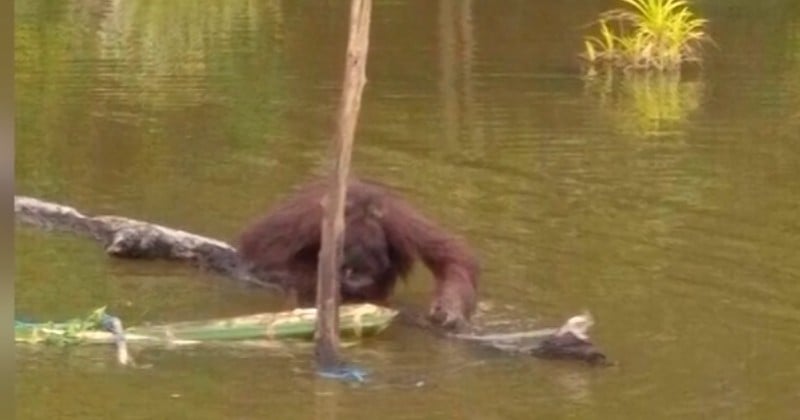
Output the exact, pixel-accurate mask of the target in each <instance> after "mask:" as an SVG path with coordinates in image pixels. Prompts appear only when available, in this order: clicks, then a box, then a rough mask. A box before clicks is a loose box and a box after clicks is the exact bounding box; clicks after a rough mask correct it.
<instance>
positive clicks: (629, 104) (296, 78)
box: [15, 0, 800, 419]
mask: <svg viewBox="0 0 800 420" xmlns="http://www.w3.org/2000/svg"><path fill="white" fill-rule="evenodd" d="M696 3H697V4H698V10H699V11H700V13H702V14H703V15H704V16H706V17H708V18H710V19H711V24H710V27H709V30H710V32H711V35H712V36H713V37H714V39H715V40H716V44H717V47H716V48H710V49H708V50H707V53H706V63H705V66H704V68H703V69H702V70H701V71H699V72H693V74H687V75H684V77H683V78H682V79H681V80H677V79H669V78H655V77H653V78H649V79H648V78H643V77H639V78H633V79H626V80H622V79H620V78H617V79H614V80H604V79H601V80H596V81H594V82H592V83H587V82H585V81H584V80H582V79H581V78H580V77H579V76H580V73H579V69H578V67H577V65H576V62H575V59H574V58H575V55H576V54H577V53H578V52H579V51H580V48H581V38H580V37H581V35H582V34H583V32H582V29H581V25H583V24H585V23H587V22H588V21H589V20H591V19H592V18H593V17H594V16H596V14H597V13H598V12H599V11H602V10H604V9H606V8H608V7H610V6H612V5H613V4H615V3H614V2H611V1H572V0H570V1H560V2H532V1H531V2H521V1H506V2H488V1H481V2H479V1H472V2H470V1H456V0H441V1H422V0H417V1H391V2H390V1H378V2H377V5H376V7H375V10H374V19H373V23H374V26H373V38H372V42H371V51H370V58H369V64H368V74H369V83H368V85H367V87H366V91H365V98H364V102H363V108H362V109H363V111H362V119H361V121H360V126H359V132H358V137H357V140H356V152H355V156H354V165H355V166H356V169H357V171H358V172H359V173H361V174H362V175H366V176H371V177H377V178H380V179H381V180H384V181H386V182H389V183H391V184H393V185H396V186H397V187H398V188H402V189H403V190H405V191H406V192H407V195H408V196H409V198H410V199H411V200H412V201H414V202H415V203H417V204H419V205H420V206H421V207H423V208H425V209H426V211H427V212H428V213H429V214H431V215H433V216H435V217H437V218H439V219H441V220H443V221H444V223H445V224H446V225H447V226H450V227H452V228H454V229H457V230H458V231H459V232H462V233H463V234H464V235H466V236H467V237H468V238H469V239H470V241H471V242H472V243H473V244H474V246H475V247H476V248H477V249H478V250H479V251H480V253H481V255H482V257H483V260H484V265H485V274H484V277H483V281H482V300H483V302H484V303H485V305H486V306H487V307H488V309H487V310H486V312H485V313H483V314H482V317H483V318H484V319H486V318H490V319H494V320H497V319H500V320H508V321H510V320H514V319H523V320H527V321H531V320H533V321H536V322H537V323H539V324H541V325H550V324H553V323H557V322H560V321H561V320H562V318H563V317H565V316H567V315H571V314H573V313H575V312H577V311H579V310H581V309H583V308H588V309H590V310H591V311H592V312H593V313H594V314H595V316H596V318H597V320H598V324H597V326H596V327H595V330H594V335H595V337H596V341H597V342H598V343H600V344H601V345H602V346H603V348H604V349H606V351H607V352H608V353H609V354H610V355H611V356H612V357H613V358H614V359H616V360H618V361H619V362H620V365H619V366H618V367H615V368H610V369H601V370H598V369H590V368H587V367H585V366H582V365H578V364H564V363H550V362H544V361H540V360H529V359H513V358H505V357H498V358H488V359H487V356H486V355H485V354H480V353H477V352H475V351H474V350H472V349H470V348H468V347H466V346H464V345H462V344H459V343H448V342H443V341H440V340H437V339H435V338H432V337H430V336H429V335H427V334H426V333H425V332H422V331H418V330H415V329H413V328H410V327H404V326H402V325H398V326H395V327H393V328H391V329H389V330H387V331H386V332H385V333H384V334H382V335H380V336H379V337H376V338H375V339H373V340H369V341H367V342H365V343H363V345H361V346H359V347H358V348H355V349H351V350H348V352H347V355H348V357H349V358H350V359H352V360H355V361H357V362H358V363H361V364H362V365H364V366H366V367H367V368H369V369H371V370H372V371H373V379H374V383H372V384H370V385H366V386H361V387H355V388H354V387H348V386H343V385H340V384H336V383H329V382H327V381H319V380H317V379H315V377H314V375H313V374H312V373H311V372H310V371H309V368H310V366H311V365H310V355H309V353H308V352H304V351H292V352H289V351H272V352H267V351H262V350H241V351H235V352H234V351H231V350H199V349H195V350H187V351H175V350H141V351H139V350H137V351H136V352H135V354H134V355H135V357H136V358H137V359H138V360H139V361H140V362H142V363H150V364H152V365H153V367H152V368H150V369H140V370H130V369H121V368H119V367H117V366H115V365H114V362H113V360H112V357H111V354H110V353H109V351H108V349H106V348H99V349H98V348H86V349H76V350H69V351H61V350H54V349H39V350H30V349H27V350H25V349H20V351H19V352H18V358H17V365H18V367H17V371H18V376H17V413H18V417H19V418H25V419H34V418H48V419H51V418H57V419H66V418H81V419H83V418H113V419H117V418H120V419H123V418H130V419H143V418H187V419H188V418H198V419H206V418H208V419H211V418H214V419H217V418H231V419H256V418H259V419H263V418H319V419H361V418H364V419H367V418H375V417H376V416H380V417H381V418H385V419H395V418H415V419H416V418H420V419H422V418H424V419H434V418H443V419H444V418H470V419H500V418H503V419H506V418H519V419H527V418H587V419H588V418H609V419H623V418H624V419H640V418H649V419H661V418H663V419H674V418H714V419H789V418H795V416H796V415H797V413H798V408H797V407H798V405H797V404H798V401H800V387H798V383H799V382H800V355H799V354H800V353H799V352H798V350H800V329H799V328H798V322H800V282H799V281H800V254H798V251H797V249H798V248H800V196H799V195H800V134H799V133H800V3H798V2H796V1H793V0H772V1H765V2H753V1H748V0H731V1H711V0H706V1H699V2H696ZM346 6H347V4H346V2H344V1H337V2H312V1H283V2H281V1H271V0H267V1H252V0H251V1H246V0H226V1H222V0H219V1H214V0H192V1H189V0H171V1H155V0H150V1H145V0H138V1H114V0H109V1H102V0H88V1H87V0H81V1H77V0H76V1H55V0H53V1H45V0H39V1H34V0H31V1H17V2H16V9H17V23H16V25H17V26H16V48H17V55H16V57H17V63H16V72H17V76H16V77H17V86H16V95H17V142H16V149H17V160H16V168H17V191H18V193H19V194H27V195H34V196H38V197H42V198H46V199H50V200H55V201H59V202H63V203H67V204H70V205H74V206H77V207H78V208H80V209H82V210H85V211H87V212H92V213H111V214H120V215H127V216H131V217H138V218H143V219H147V220H151V221H154V222H159V223H163V224H166V225H170V226H174V227H179V228H183V229H187V230H191V231H194V232H198V233H202V234H207V235H210V236H214V237H218V238H222V239H231V238H233V237H235V235H236V234H237V233H238V231H239V229H241V227H242V226H243V225H244V224H245V223H246V222H247V221H248V220H250V219H251V218H253V217H255V216H256V215H257V214H258V213H259V212H260V211H262V210H263V209H264V208H265V207H266V206H267V205H268V204H269V203H271V202H274V201H275V200H277V199H278V198H279V197H280V195H281V194H282V193H284V192H285V191H286V190H287V189H289V188H290V187H291V186H292V185H295V184H296V183H298V182H300V181H302V180H303V179H305V178H307V177H308V175H309V174H310V173H311V172H312V171H314V170H315V168H317V167H318V166H319V165H320V163H321V162H323V161H324V159H325V156H326V155H325V152H326V149H325V145H326V142H327V141H328V135H329V133H330V131H331V121H332V116H333V114H334V109H335V105H336V100H337V99H338V89H339V83H340V73H341V66H342V53H343V50H344V42H345V30H346V23H345V19H346V17H347V7H346ZM15 240H16V249H17V278H16V307H17V309H16V310H17V313H18V315H20V316H26V317H34V318H38V319H60V318H68V317H72V316H75V315H78V314H82V313H84V312H86V311H88V310H90V309H92V308H95V307H97V306H100V305H103V304H108V305H109V307H110V308H111V310H112V311H114V312H115V313H117V314H119V315H121V316H122V317H123V319H124V320H126V321H127V323H128V324H135V323H139V322H150V321H153V322H159V321H174V320H181V319H202V318H208V317H212V316H219V315H232V314H242V313H249V312H254V311H263V310H272V309H275V308H278V307H279V306H280V302H279V301H278V300H277V299H274V298H272V297H270V296H264V295H260V294H252V293H248V292H247V291H245V290H242V289H240V288H238V287H235V286H234V285H232V284H230V283H228V282H227V281H224V280H220V279H217V278H214V277H211V276H208V275H204V274H200V273H198V272H197V271H195V270H193V269H191V268H186V267H182V266H176V265H174V264H167V263H136V262H128V261H117V260H112V259H109V258H107V257H106V256H105V255H103V253H102V251H101V250H100V248H99V247H97V246H96V245H95V244H93V243H90V242H88V241H85V240H83V239H80V238H75V237H72V236H69V235H56V234H45V233H42V232H39V231H36V230H31V229H25V228H23V229H19V230H18V231H17V235H16V238H15ZM428 291H429V282H428V275H427V273H425V272H424V271H417V274H416V275H415V278H414V279H412V281H411V282H410V283H409V285H408V287H405V288H401V289H400V291H399V294H398V297H397V299H398V300H399V301H402V302H406V303H412V304H418V305H424V304H426V302H427V298H428Z"/></svg>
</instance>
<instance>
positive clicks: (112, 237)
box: [14, 196, 280, 289]
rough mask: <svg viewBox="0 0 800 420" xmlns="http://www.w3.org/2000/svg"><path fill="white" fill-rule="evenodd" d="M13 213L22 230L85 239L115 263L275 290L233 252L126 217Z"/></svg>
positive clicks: (26, 209) (45, 207)
mask: <svg viewBox="0 0 800 420" xmlns="http://www.w3.org/2000/svg"><path fill="white" fill-rule="evenodd" d="M14 212H15V214H16V220H17V222H20V223H23V224H27V225H32V226H37V227H39V228H42V229H45V230H58V231H66V232H72V233H75V234H79V235H83V236H88V237H90V238H92V239H94V240H96V241H98V242H100V243H101V244H102V246H103V247H104V248H105V251H106V253H108V254H109V255H112V256H115V257H120V258H133V259H165V260H181V261H185V262H189V263H192V264H194V265H197V266H199V267H201V268H203V269H207V270H210V271H213V272H215V273H217V274H221V275H223V276H226V277H229V278H232V279H235V280H238V281H242V282H245V283H250V284H254V285H257V286H261V287H268V288H275V289H280V287H279V286H277V285H276V284H275V283H272V282H264V281H262V280H259V279H258V278H257V277H256V276H254V275H253V273H252V272H251V271H250V267H249V265H248V264H247V263H246V262H245V261H243V260H242V259H241V258H240V257H239V253H238V252H237V250H236V248H234V247H233V246H231V245H229V244H227V243H225V242H222V241H219V240H217V239H212V238H208V237H205V236H200V235H196V234H193V233H189V232H185V231H182V230H178V229H172V228H168V227H165V226H160V225H157V224H153V223H148V222H143V221H140V220H134V219H129V218H127V217H120V216H89V215H86V214H83V213H81V212H80V211H78V210H77V209H75V208H73V207H69V206H64V205H61V204H56V203H51V202H48V201H43V200H40V199H36V198H32V197H24V196H16V197H14Z"/></svg>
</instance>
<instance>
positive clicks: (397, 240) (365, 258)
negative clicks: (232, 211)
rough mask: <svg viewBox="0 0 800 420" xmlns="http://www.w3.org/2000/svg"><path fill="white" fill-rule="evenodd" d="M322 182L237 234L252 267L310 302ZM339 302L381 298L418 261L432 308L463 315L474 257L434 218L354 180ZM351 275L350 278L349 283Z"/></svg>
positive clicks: (467, 310) (474, 276) (472, 286)
mask: <svg viewBox="0 0 800 420" xmlns="http://www.w3.org/2000/svg"><path fill="white" fill-rule="evenodd" d="M326 189H327V184H326V183H325V182H322V181H314V182H311V183H309V184H306V185H304V186H303V187H301V188H299V189H298V190H296V191H295V192H294V193H293V194H292V195H290V196H289V197H288V198H287V199H286V200H284V201H282V202H280V203H279V204H277V205H276V206H275V207H274V208H273V209H272V210H271V211H270V212H269V213H268V214H267V215H266V216H264V217H262V218H261V219H259V220H257V221H256V222H254V223H253V224H252V225H251V226H250V227H248V228H247V229H246V230H245V231H244V232H243V233H242V235H241V237H240V241H239V252H240V253H241V255H242V256H243V257H244V259H245V260H247V261H249V262H251V263H252V264H253V267H254V272H255V273H257V274H258V275H260V276H263V277H264V279H265V280H267V281H273V282H274V281H276V279H277V281H278V282H280V283H281V285H282V286H284V287H285V288H289V289H292V290H294V291H295V292H296V294H297V297H298V300H299V303H301V304H306V305H308V304H311V305H313V303H314V299H315V296H316V282H317V278H316V271H317V256H318V254H319V246H320V223H321V220H322V206H321V201H322V198H323V196H324V194H325V191H326ZM345 224H346V227H345V247H344V260H345V261H344V262H345V265H344V267H343V273H350V276H347V275H343V280H342V287H341V291H342V299H343V301H344V302H362V301H373V302H379V303H381V302H383V301H385V300H386V299H388V298H389V297H390V296H391V294H392V292H393V291H394V287H395V284H396V282H397V280H398V279H402V278H405V277H406V276H408V274H409V273H410V271H411V269H412V268H413V265H414V262H415V261H416V260H421V261H422V262H423V264H425V266H426V267H427V268H428V269H429V270H430V271H431V273H432V274H433V276H434V279H435V287H434V302H433V304H432V308H431V310H432V312H436V311H440V312H444V314H443V315H444V316H446V317H453V316H456V315H457V314H456V313H459V315H460V316H461V317H462V318H468V317H469V315H470V314H471V313H472V311H473V310H474V306H475V293H476V291H477V283H478V276H479V271H480V269H479V265H478V261H477V258H476V256H475V255H474V254H473V253H472V251H471V250H470V249H469V247H468V246H467V245H466V244H465V243H464V242H463V241H462V240H461V239H459V238H457V237H455V236H453V235H451V234H450V233H449V232H447V231H445V230H444V229H442V228H441V227H439V226H438V225H437V224H435V223H433V222H432V221H430V220H429V219H427V218H426V217H424V216H423V215H422V214H420V213H419V212H418V211H417V210H416V209H415V208H413V207H412V206H411V205H410V204H409V203H408V202H406V201H405V200H404V199H403V198H402V197H400V196H399V195H398V194H397V193H395V192H394V191H392V190H391V189H390V188H388V187H386V186H384V185H381V184H378V183H375V182H369V181H363V180H357V179H352V180H351V181H350V182H349V184H348V194H347V203H346V208H345ZM350 280H352V282H351V281H350Z"/></svg>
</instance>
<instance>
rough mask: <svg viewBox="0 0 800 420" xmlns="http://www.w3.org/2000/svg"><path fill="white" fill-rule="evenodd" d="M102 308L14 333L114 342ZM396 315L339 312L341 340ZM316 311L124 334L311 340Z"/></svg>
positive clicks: (351, 309) (355, 309) (367, 308)
mask: <svg viewBox="0 0 800 420" xmlns="http://www.w3.org/2000/svg"><path fill="white" fill-rule="evenodd" d="M104 310H105V308H101V309H99V310H97V311H95V312H93V313H92V315H90V316H89V317H88V318H86V319H84V320H81V319H79V320H70V321H67V322H63V323H41V324H29V323H17V325H16V326H15V328H14V333H15V334H14V335H15V341H16V342H17V343H29V344H39V343H45V344H48V343H58V344H76V343H87V344H92V343H97V344H100V343H113V342H114V341H115V338H114V335H113V334H112V333H111V332H108V331H104V330H103V329H102V327H101V325H100V320H101V319H102V316H103V314H104ZM396 315H397V311H395V310H393V309H390V308H384V307H381V306H375V305H370V304H360V305H343V306H341V307H340V314H339V316H340V328H339V331H340V334H341V335H342V337H364V336H370V335H374V334H377V333H379V332H381V331H383V330H384V329H386V327H388V326H389V324H390V323H391V321H392V320H393V319H394V317H395V316H396ZM315 323H316V310H315V309H314V308H307V309H295V310H292V311H286V312H276V313H264V314H255V315H248V316H240V317H234V318H224V319H212V320H206V321H187V322H176V323H169V324H163V325H157V326H139V327H132V328H128V329H127V330H126V331H125V340H126V341H128V342H131V343H133V342H142V343H152V344H199V343H203V342H213V341H233V340H258V339H266V340H287V339H300V340H311V339H312V338H313V336H314V330H315Z"/></svg>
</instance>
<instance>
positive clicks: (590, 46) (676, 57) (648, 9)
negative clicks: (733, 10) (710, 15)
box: [581, 0, 710, 75]
mask: <svg viewBox="0 0 800 420" xmlns="http://www.w3.org/2000/svg"><path fill="white" fill-rule="evenodd" d="M621 1H622V2H624V3H626V4H627V5H628V6H629V7H627V8H618V9H613V10H610V11H608V12H605V13H603V14H602V15H601V16H600V18H599V19H598V21H597V24H598V26H599V30H600V33H599V35H597V36H588V37H586V38H585V42H584V46H585V51H584V53H583V54H581V56H582V57H583V58H584V59H585V60H586V61H587V62H588V63H589V65H590V67H589V74H590V75H594V74H596V73H597V69H596V67H595V66H596V65H602V66H604V67H605V68H606V69H615V68H621V69H624V70H658V71H671V70H678V69H680V67H681V65H682V64H683V63H687V62H700V61H701V55H700V45H701V44H702V43H703V42H704V41H708V40H710V38H709V37H708V36H707V34H706V33H705V31H704V28H705V24H706V23H707V20H706V19H702V18H699V17H697V16H696V15H695V14H694V12H692V11H691V10H689V7H688V2H687V1H686V0H621Z"/></svg>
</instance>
